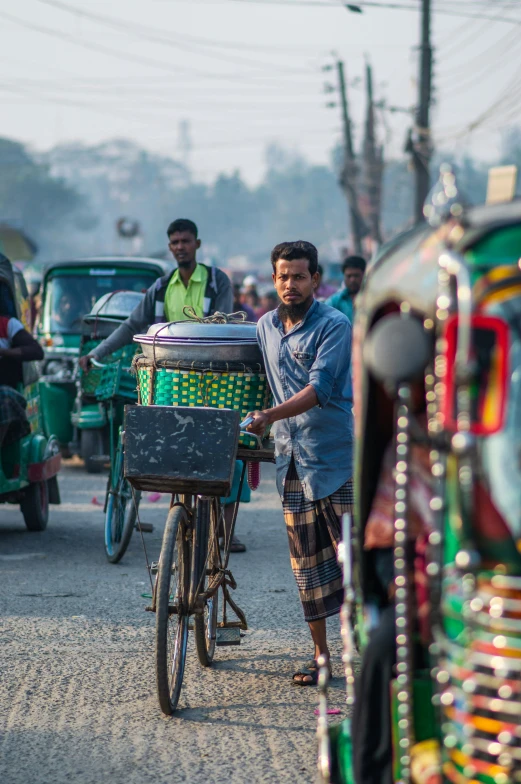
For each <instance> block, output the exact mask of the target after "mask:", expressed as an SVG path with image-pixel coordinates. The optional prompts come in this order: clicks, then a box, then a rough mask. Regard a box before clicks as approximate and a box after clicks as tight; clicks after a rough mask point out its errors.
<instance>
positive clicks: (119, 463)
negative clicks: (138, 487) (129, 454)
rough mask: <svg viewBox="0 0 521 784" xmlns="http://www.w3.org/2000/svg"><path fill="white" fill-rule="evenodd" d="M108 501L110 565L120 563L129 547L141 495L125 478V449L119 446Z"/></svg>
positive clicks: (108, 553)
mask: <svg viewBox="0 0 521 784" xmlns="http://www.w3.org/2000/svg"><path fill="white" fill-rule="evenodd" d="M107 492H108V499H107V504H106V511H105V553H106V555H107V559H108V560H109V561H110V563H118V561H120V560H121V559H122V558H123V556H124V554H125V552H126V549H127V547H128V545H129V542H130V539H131V537H132V532H133V531H134V527H135V525H136V515H137V508H136V507H137V505H138V504H139V499H140V496H141V494H140V493H139V492H136V494H135V503H134V498H133V497H132V489H131V487H130V485H129V483H128V482H127V480H126V479H125V477H124V476H123V449H122V445H121V441H120V442H119V444H118V448H117V452H116V458H115V460H114V466H113V468H112V469H111V471H110V475H109V481H108V490H107Z"/></svg>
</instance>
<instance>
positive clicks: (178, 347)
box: [134, 321, 264, 367]
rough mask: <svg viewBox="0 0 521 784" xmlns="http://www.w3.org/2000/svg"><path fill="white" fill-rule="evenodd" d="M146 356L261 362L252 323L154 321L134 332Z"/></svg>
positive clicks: (253, 363) (172, 358)
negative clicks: (164, 322)
mask: <svg viewBox="0 0 521 784" xmlns="http://www.w3.org/2000/svg"><path fill="white" fill-rule="evenodd" d="M134 340H135V342H136V343H140V344H141V348H142V350H143V354H144V355H145V357H146V358H147V359H149V360H155V361H156V362H160V361H165V360H166V361H170V362H182V363H190V362H197V363H199V362H241V363H243V364H244V365H246V366H248V367H251V366H253V365H261V366H264V363H263V360H262V354H261V351H260V348H259V346H258V343H257V335H256V326H255V324H249V323H244V322H243V323H239V324H199V323H196V322H186V321H183V322H173V323H171V324H154V325H153V326H152V327H150V329H149V330H148V332H147V334H146V335H135V337H134Z"/></svg>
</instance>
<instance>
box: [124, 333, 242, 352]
mask: <svg viewBox="0 0 521 784" xmlns="http://www.w3.org/2000/svg"><path fill="white" fill-rule="evenodd" d="M133 340H134V343H142V344H143V345H145V346H154V345H155V346H164V347H168V346H172V347H173V346H195V347H197V348H199V346H229V347H230V349H231V348H232V347H233V346H256V345H257V341H256V340H176V339H175V338H170V339H169V338H165V339H163V338H157V340H154V337H153V335H134V338H133Z"/></svg>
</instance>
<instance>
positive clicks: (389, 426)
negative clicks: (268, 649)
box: [319, 171, 521, 784]
mask: <svg viewBox="0 0 521 784" xmlns="http://www.w3.org/2000/svg"><path fill="white" fill-rule="evenodd" d="M442 182H443V186H444V187H443V191H442V193H441V194H440V198H438V199H437V203H438V204H441V205H447V206H448V208H450V210H449V209H448V210H447V212H448V214H447V215H446V216H445V218H444V219H443V220H441V219H438V220H437V221H434V225H433V224H432V223H431V225H429V224H427V223H425V224H422V225H420V226H418V227H416V228H415V229H413V230H411V231H410V232H408V233H407V234H405V235H402V236H401V237H400V238H399V239H398V240H396V241H395V242H393V243H391V244H390V245H388V246H387V247H384V248H382V250H381V252H380V254H379V256H377V257H376V259H375V260H374V261H373V262H372V263H371V264H370V265H369V267H368V272H367V276H366V280H365V284H364V287H363V290H362V291H361V292H360V294H359V296H358V298H357V313H356V319H355V325H354V341H353V370H354V399H355V421H356V431H357V447H356V450H357V452H356V470H355V494H356V495H355V497H356V515H355V520H354V524H351V523H350V521H349V520H346V521H345V529H344V530H345V536H344V542H343V545H342V547H341V548H340V556H341V560H342V561H343V563H344V569H345V604H344V608H343V612H342V616H341V617H342V636H343V641H344V655H343V662H344V665H345V675H346V684H347V703H348V705H349V706H350V708H352V709H353V715H352V717H349V716H347V717H346V718H345V719H344V721H343V722H342V723H337V724H334V723H329V721H328V715H327V704H326V700H325V687H326V686H327V680H328V676H329V673H328V669H327V666H326V665H327V662H326V661H325V660H324V661H322V662H321V663H320V664H321V665H322V671H321V676H320V683H321V686H322V688H323V690H324V691H323V692H322V698H321V708H320V718H319V738H320V755H319V771H320V781H321V782H322V783H323V784H325V783H326V782H327V784H365V783H366V782H369V781H371V782H378V784H388V782H394V783H395V784H397V783H398V782H400V784H406V783H407V784H449V782H452V783H453V784H478V782H481V783H482V784H513V783H514V782H521V416H520V414H521V407H520V401H521V264H520V258H521V200H517V201H512V202H509V203H497V204H487V205H484V206H480V207H472V208H464V207H463V206H462V205H460V204H458V203H457V202H454V204H451V199H453V198H454V193H455V192H456V187H455V183H454V176H453V175H452V174H451V173H450V171H445V173H444V174H443V176H442ZM434 217H436V216H434ZM375 617H378V621H377V623H374V619H375ZM357 649H358V651H360V652H361V654H362V661H361V667H360V673H359V675H358V677H357V689H356V695H355V692H354V688H353V686H354V681H355V670H356V669H357V662H356V661H355V659H356V657H357Z"/></svg>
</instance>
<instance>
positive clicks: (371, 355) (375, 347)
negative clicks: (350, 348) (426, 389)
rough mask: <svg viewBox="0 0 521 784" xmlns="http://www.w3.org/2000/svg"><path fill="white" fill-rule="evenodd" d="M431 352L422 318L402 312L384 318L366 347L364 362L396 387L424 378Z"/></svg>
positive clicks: (370, 335) (381, 377)
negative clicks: (420, 319)
mask: <svg viewBox="0 0 521 784" xmlns="http://www.w3.org/2000/svg"><path fill="white" fill-rule="evenodd" d="M431 353H432V349H431V343H430V340H429V337H428V336H427V334H426V332H425V330H424V328H423V325H422V324H421V322H419V321H418V320H417V319H416V318H414V317H410V316H402V315H400V314H398V313H390V314H389V315H387V316H384V317H383V318H382V319H380V321H378V322H377V323H376V324H375V326H374V327H373V329H372V330H371V331H370V333H369V335H368V336H367V338H366V340H365V343H364V348H363V356H364V362H365V364H366V365H367V367H368V368H369V370H370V371H371V373H372V374H373V376H374V377H375V378H376V379H377V380H378V381H381V382H383V383H385V384H390V385H392V386H395V387H396V386H398V385H399V384H403V383H408V382H411V381H415V380H416V379H418V378H421V376H422V375H423V372H424V370H425V367H426V366H427V363H428V361H429V359H430V356H431Z"/></svg>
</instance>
